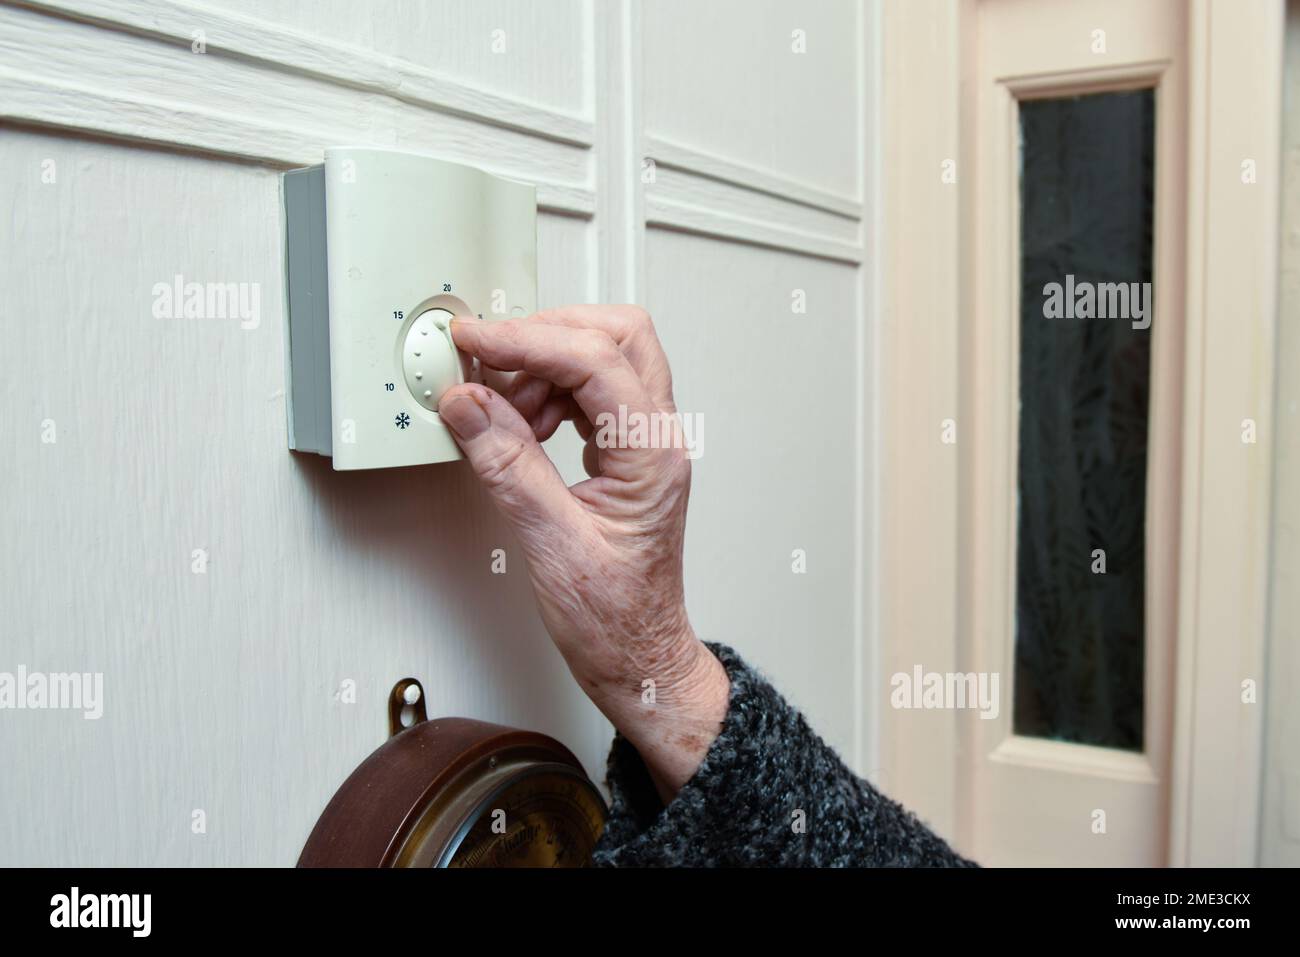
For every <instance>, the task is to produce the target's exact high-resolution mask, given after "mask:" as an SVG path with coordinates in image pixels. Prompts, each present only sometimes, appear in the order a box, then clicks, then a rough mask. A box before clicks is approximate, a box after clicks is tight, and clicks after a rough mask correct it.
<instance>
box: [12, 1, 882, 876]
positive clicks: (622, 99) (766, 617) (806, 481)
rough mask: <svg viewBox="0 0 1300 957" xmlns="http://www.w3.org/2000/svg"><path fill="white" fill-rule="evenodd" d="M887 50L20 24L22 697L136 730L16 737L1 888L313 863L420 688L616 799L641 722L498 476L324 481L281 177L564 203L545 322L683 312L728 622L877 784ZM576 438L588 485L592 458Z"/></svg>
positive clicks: (547, 21)
mask: <svg viewBox="0 0 1300 957" xmlns="http://www.w3.org/2000/svg"><path fill="white" fill-rule="evenodd" d="M871 21H872V17H871V15H869V13H867V12H865V11H864V10H862V9H860V8H859V5H858V4H856V3H854V2H851V0H840V2H828V3H819V4H815V5H806V4H801V3H798V2H795V0H780V2H777V0H764V2H763V3H751V2H741V0H726V2H717V0H715V2H710V3H708V4H700V3H695V2H688V0H656V2H654V3H652V4H644V5H643V4H641V3H639V2H629V0H602V2H598V3H597V2H592V0H565V2H561V0H549V2H547V3H546V4H535V3H529V2H524V0H518V2H504V0H501V2H473V3H470V2H468V0H465V2H451V0H447V2H439V3H427V2H417V0H386V2H383V3H374V4H356V3H350V2H343V0H328V2H311V0H276V2H266V0H222V2H211V3H190V2H167V0H147V2H146V0H118V2H107V0H102V2H101V0H78V2H67V3H65V2H37V3H33V4H29V5H28V6H25V7H21V8H20V7H13V6H8V5H3V6H0V209H2V210H3V211H4V213H5V225H4V226H3V227H0V244H2V245H0V262H3V264H4V265H3V270H4V273H3V275H4V283H3V290H4V291H3V295H2V296H0V322H2V323H3V328H4V331H5V334H6V335H5V347H4V349H3V350H2V351H0V369H2V370H3V380H0V395H2V396H3V415H0V449H3V450H4V456H3V458H2V459H0V477H2V481H3V486H2V487H3V496H0V515H2V516H3V528H4V533H5V535H4V537H5V543H6V547H5V549H4V553H3V557H2V558H0V562H2V563H3V564H2V565H0V570H2V574H0V671H14V670H16V669H17V667H18V666H19V665H23V666H26V667H27V668H28V669H31V670H36V671H45V672H57V671H73V670H75V671H102V672H103V673H104V683H105V687H104V692H105V699H106V701H105V711H104V716H103V717H102V718H101V719H100V720H98V721H87V720H83V718H82V717H81V716H80V715H79V714H76V713H69V712H59V711H0V768H3V772H0V863H3V864H30V865H68V864H91V865H108V864H127V865H143V864H268V865H288V864H292V863H293V862H294V860H295V859H296V857H297V854H298V851H299V849H300V847H301V845H302V842H303V840H304V839H305V837H306V835H307V833H308V831H309V830H310V828H311V826H312V824H313V823H314V821H315V818H316V816H317V814H318V813H319V811H320V810H321V808H322V807H323V806H324V804H325V802H326V801H327V800H328V798H329V796H330V795H331V794H332V793H333V790H334V789H335V788H336V787H337V786H338V784H339V783H341V781H342V780H343V778H344V777H345V776H346V775H347V774H348V773H349V771H350V770H351V769H352V767H354V766H355V765H356V764H357V763H358V762H359V761H360V760H361V759H362V758H363V757H364V756H365V755H366V754H367V753H369V752H370V751H371V750H372V749H373V748H374V747H376V746H377V745H378V744H379V743H380V742H381V741H382V739H383V736H384V733H385V728H384V721H385V714H384V701H385V697H386V694H387V691H388V689H389V688H390V687H391V685H392V684H393V683H394V682H395V681H396V680H397V679H398V678H401V677H403V676H405V675H407V674H412V675H416V676H418V677H420V678H421V679H422V680H423V681H424V683H425V687H426V688H427V689H428V692H429V702H430V707H431V711H434V712H437V713H442V714H460V715H468V716H474V717H479V718H484V719H487V720H493V721H500V722H504V723H508V724H514V725H520V726H526V727H532V728H537V729H539V730H542V731H545V732H547V733H550V734H553V735H555V736H556V737H558V738H560V739H561V740H562V741H564V742H565V743H567V744H568V745H569V746H570V747H572V748H573V749H574V750H575V752H576V753H578V755H579V756H580V757H581V758H582V760H583V761H584V763H585V764H586V765H587V768H588V770H589V771H590V772H591V773H592V774H593V776H596V777H601V776H603V762H604V754H605V750H606V748H607V746H608V737H609V733H610V730H609V728H608V725H607V724H605V722H604V721H603V719H602V718H601V717H600V716H599V714H598V713H597V712H596V711H595V710H594V708H592V707H591V706H590V705H589V704H588V703H587V702H586V700H585V699H584V698H583V697H582V696H581V694H580V693H579V692H578V691H577V690H576V689H575V688H574V687H573V686H572V684H571V682H570V680H569V678H568V675H567V672H566V670H565V669H564V666H563V664H562V662H561V661H560V659H559V657H558V655H557V654H556V653H555V652H554V651H553V650H552V648H551V646H550V643H549V641H548V639H547V638H546V635H545V633H544V632H543V630H542V628H541V626H540V624H539V622H538V620H537V617H536V615H535V614H534V612H533V607H532V601H531V596H530V591H529V588H528V585H527V581H526V578H525V576H524V574H523V569H522V567H521V566H520V565H519V564H517V563H518V562H519V558H518V553H517V551H516V550H515V548H514V545H513V542H512V541H511V540H510V538H509V536H508V535H507V533H506V532H505V531H504V530H503V527H502V525H501V523H500V522H499V521H498V520H497V519H496V517H495V515H494V514H493V512H492V510H491V509H490V507H489V505H488V503H487V502H486V500H485V498H484V496H483V495H482V494H481V493H480V491H479V490H478V488H477V487H476V484H475V482H474V480H473V478H472V477H471V476H470V474H469V472H468V471H467V469H466V468H465V467H464V466H463V465H449V466H432V467H427V468H417V469H404V470H395V471H382V472H373V473H360V474H336V473H334V472H332V471H331V470H330V468H329V464H328V462H327V461H325V460H322V459H317V458H315V457H313V456H295V455H291V454H290V453H289V452H288V451H287V450H286V447H285V422H284V404H283V403H284V398H283V394H282V391H283V388H284V379H283V341H282V331H281V325H280V322H281V310H282V308H283V284H282V276H281V261H280V257H281V238H280V229H281V226H280V220H279V215H280V214H279V203H278V194H277V175H278V172H279V170H281V169H284V168H288V167H290V166H293V165H298V164H302V163H307V162H313V161H318V160H319V158H320V151H321V149H322V148H323V147H324V146H325V145H328V144H334V143H365V144H375V145H388V146H396V147H400V148H406V149H412V150H418V151H425V152H429V153H432V154H435V155H439V156H443V157H446V158H449V159H455V160H461V161H467V162H474V163H477V164H479V165H483V166H486V167H488V168H491V169H494V170H498V171H502V172H505V173H508V174H510V175H515V176H518V177H520V178H524V179H528V180H531V181H534V182H537V183H538V184H539V194H540V197H541V202H542V204H543V207H544V208H543V214H542V216H541V217H540V220H539V281H540V300H541V301H542V302H543V303H544V304H559V303H563V302H568V301H591V300H596V299H602V298H610V299H624V298H633V299H637V300H640V301H643V302H645V303H646V304H647V305H648V306H649V307H650V309H651V310H652V312H653V313H654V315H655V317H656V321H657V323H658V326H659V328H660V331H661V334H662V337H663V340H664V343H665V346H666V347H667V349H668V352H669V355H670V358H671V359H672V362H673V365H674V371H675V373H676V378H677V383H678V385H677V397H678V404H679V406H680V407H681V408H682V409H683V410H686V411H691V412H698V413H703V415H704V417H705V428H706V435H705V454H704V457H703V458H702V459H701V460H700V461H699V462H698V463H697V468H696V471H695V476H696V485H695V490H694V495H693V500H692V507H691V517H690V526H689V528H690V530H689V534H688V543H687V576H688V582H687V591H688V598H689V601H690V604H691V610H692V614H693V617H694V620H695V623H696V627H697V629H698V630H699V632H700V633H701V634H702V635H703V636H704V637H706V638H709V639H716V640H723V641H727V642H730V643H732V644H734V645H735V646H737V647H738V648H740V649H741V650H742V651H743V652H745V653H746V654H747V655H749V656H750V657H751V658H752V659H753V660H754V661H755V662H757V663H759V664H760V665H762V666H763V667H764V668H765V669H766V670H768V672H769V673H770V674H771V675H772V676H773V677H774V678H775V679H776V681H777V683H778V684H779V685H780V687H782V689H783V690H785V691H786V692H787V693H788V695H789V696H790V697H791V698H792V699H793V700H794V701H795V702H797V703H798V704H799V705H800V706H802V707H804V708H805V709H806V710H807V712H808V714H809V717H810V719H811V720H812V722H813V724H814V725H815V726H816V727H817V728H818V729H819V730H820V731H821V732H822V733H823V735H824V736H825V737H826V738H827V739H828V740H829V741H831V742H832V743H833V744H835V745H837V746H838V747H840V748H841V749H843V750H845V752H846V753H847V754H848V756H849V757H850V759H851V760H853V761H855V762H856V763H857V764H858V766H859V767H860V768H863V769H866V768H869V767H870V766H871V765H872V762H873V755H874V749H873V748H871V747H870V738H871V736H870V734H868V733H867V731H866V729H867V728H868V727H869V726H868V724H867V716H868V715H869V714H870V712H871V709H872V705H873V700H872V698H871V695H870V694H865V695H864V694H862V693H861V689H860V688H859V685H861V684H863V682H861V680H860V677H861V674H862V672H861V667H862V662H863V654H864V649H865V648H868V647H869V645H868V644H867V643H866V642H865V635H866V624H867V622H868V621H869V618H870V616H869V614H868V613H867V612H868V609H866V608H865V607H864V601H863V599H864V595H865V594H866V593H867V584H868V580H869V572H870V566H869V564H868V561H867V558H868V556H869V555H870V554H871V549H870V547H869V541H868V538H867V535H868V532H867V530H868V529H869V528H870V527H871V526H872V525H873V524H874V523H873V522H871V515H870V513H869V509H868V505H867V503H869V502H870V500H871V486H870V482H869V481H868V478H867V477H868V476H869V474H870V466H871V462H870V458H869V456H867V455H865V454H864V452H863V443H862V438H863V437H864V435H865V430H866V423H868V422H869V420H870V409H869V407H868V406H867V404H866V403H865V401H864V398H863V397H865V396H869V395H870V394H871V391H872V383H871V382H870V381H869V379H868V378H867V375H868V372H867V371H866V370H869V369H870V368H871V363H870V362H869V361H868V357H867V354H866V350H867V346H868V344H869V341H870V338H869V336H868V335H867V329H868V325H867V318H868V315H867V313H868V310H867V308H866V304H867V303H868V302H869V285H868V281H867V280H868V277H867V275H866V271H867V268H868V267H867V266H864V263H868V264H869V261H870V260H869V254H868V253H869V250H868V247H867V245H866V243H865V233H864V230H863V228H862V224H863V222H864V220H865V221H869V209H867V208H866V207H865V206H864V198H863V197H864V192H863V189H862V185H861V184H862V182H863V179H864V174H865V173H866V172H867V170H866V168H865V161H864V156H867V155H869V154H870V150H866V149H864V143H866V142H867V141H868V139H869V137H868V136H867V132H868V131H869V130H870V128H871V127H870V119H869V110H868V108H869V107H870V105H871V104H870V98H869V96H867V94H866V93H865V92H864V91H865V89H866V87H865V85H864V83H865V78H866V77H867V76H869V74H870V72H871V67H872V64H870V63H868V62H867V59H868V58H867V56H866V54H865V53H864V51H869V50H870V49H871V44H870V32H871V29H872V24H871ZM498 30H499V31H503V33H501V34H495V33H494V32H495V31H498ZM795 30H803V31H805V37H806V44H807V52H806V53H802V54H800V53H795V52H793V51H792V33H793V31H795ZM196 31H201V35H202V38H203V40H204V41H205V43H206V52H204V53H195V52H193V49H192V44H193V43H194V42H195V37H196V35H197V34H196ZM502 38H503V39H504V42H505V52H502V53H494V52H493V51H492V45H493V41H494V39H502ZM646 157H648V158H650V159H651V160H653V162H654V173H655V176H654V177H653V182H643V176H642V174H643V166H642V160H643V158H646ZM51 161H52V164H53V166H52V168H53V170H54V171H55V179H54V181H53V182H46V181H44V178H43V175H45V176H46V178H47V171H48V170H49V169H50V168H51V166H50V165H49V164H50V162H51ZM178 273H179V274H182V275H183V276H185V277H186V278H187V279H193V280H197V281H223V282H252V283H257V284H258V285H259V288H260V292H261V321H260V324H259V325H257V327H256V328H253V329H241V328H240V327H239V325H238V323H236V322H234V321H231V320H224V321H223V320H160V319H156V318H154V317H153V315H152V314H151V309H150V307H151V303H152V287H153V284H154V283H156V282H160V281H161V282H167V281H170V280H171V278H172V277H173V276H174V275H176V274H178ZM795 290H803V291H804V294H805V295H806V301H807V312H806V313H803V314H799V313H794V312H792V308H791V304H792V297H793V296H794V294H795ZM47 420H49V422H52V423H53V426H54V429H55V435H56V438H57V441H55V442H53V443H49V442H43V441H42V436H43V434H45V435H46V436H47V437H48V435H49V431H48V424H49V423H48V422H47ZM552 445H553V447H554V448H553V451H554V454H555V455H556V456H557V457H558V458H560V459H561V460H562V462H563V467H564V469H565V471H566V474H568V475H570V476H572V478H574V479H575V480H576V479H577V478H579V477H580V474H581V466H580V463H579V455H578V451H579V445H578V443H577V442H576V441H574V440H573V439H572V437H570V436H567V435H566V436H564V437H562V438H557V439H556V440H554V441H553V443H552ZM496 547H504V548H506V549H507V551H508V554H509V561H511V562H512V563H514V564H511V565H509V569H510V571H509V574H507V575H505V576H494V575H492V574H490V571H489V563H490V553H491V551H492V549H493V548H496ZM197 549H202V550H203V551H204V552H205V553H206V555H207V556H208V564H207V571H206V573H204V574H195V573H194V571H193V570H192V568H193V561H194V559H193V555H194V552H195V550H197ZM794 549H804V550H806V553H807V567H808V572H807V574H805V575H795V574H792V573H791V553H792V551H793V550H794ZM347 679H352V680H354V681H355V682H356V683H357V689H358V694H357V697H358V700H357V703H356V704H346V703H344V702H342V701H341V700H339V697H338V691H339V689H340V686H341V685H342V683H343V682H344V681H345V680H347ZM194 809H203V810H204V811H205V812H206V814H207V823H208V829H207V833H206V834H205V835H194V834H193V833H192V832H191V814H192V811H193V810H194Z"/></svg>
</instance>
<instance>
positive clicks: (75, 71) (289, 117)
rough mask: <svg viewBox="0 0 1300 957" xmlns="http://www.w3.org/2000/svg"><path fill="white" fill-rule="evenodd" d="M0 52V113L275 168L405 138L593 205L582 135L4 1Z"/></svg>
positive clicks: (581, 206) (564, 200)
mask: <svg viewBox="0 0 1300 957" xmlns="http://www.w3.org/2000/svg"><path fill="white" fill-rule="evenodd" d="M0 63H3V64H4V66H3V67H0V118H3V119H6V120H10V121H16V122H20V123H24V124H28V125H34V126H52V127H62V128H66V129H74V130H79V131H84V132H90V133H95V134H98V135H102V136H108V137H113V138H120V139H126V140H132V141H145V142H152V143H159V144H164V145H170V146H176V147H180V148H182V149H189V150H199V151H202V152H205V153H209V154H215V155H225V156H230V157H235V158H239V159H244V160H252V161H255V162H263V163H269V164H273V165H281V166H294V165H300V164H304V163H314V162H319V161H320V159H321V156H322V150H323V148H324V147H325V146H327V145H332V144H336V143H350V144H352V143H355V144H365V145H375V146H388V147H401V148H404V149H412V150H417V151H425V152H432V153H436V154H437V155H439V156H441V157H443V158H446V159H450V160H460V161H462V162H467V163H473V164H475V165H479V166H483V167H485V168H488V169H490V170H492V171H493V172H498V173H502V174H504V175H507V176H517V177H519V178H521V179H526V180H530V181H532V182H536V183H537V184H538V198H539V202H540V203H541V205H542V206H543V207H544V208H545V209H547V210H549V211H551V212H559V213H565V214H570V215H579V216H591V215H592V213H593V212H594V209H595V196H594V191H593V190H592V188H591V186H590V183H591V179H592V173H591V167H592V162H593V161H592V156H591V150H590V149H589V148H588V147H586V146H575V145H571V144H568V143H564V142H560V141H557V140H554V139H544V138H541V137H538V136H534V135H532V134H530V133H527V132H524V131H522V130H521V129H519V128H509V127H507V126H504V125H499V124H490V123H484V122H479V121H477V120H474V119H471V118H469V117H466V116H461V115H459V114H453V113H439V112H437V111H435V110H431V109H428V108H422V107H419V106H416V105H415V104H413V103H411V102H408V101H406V100H404V99H395V98H391V97H386V96H378V95H376V94H374V93H372V92H368V91H366V90H364V89H361V88H358V87H356V86H351V85H343V84H339V83H333V82H325V81H323V80H321V79H320V78H319V77H316V76H310V75H307V74H306V73H303V72H288V73H286V72H280V71H278V70H276V69H275V68H274V67H273V66H268V65H267V64H265V63H260V62H252V61H250V60H240V59H236V60H232V59H230V58H222V57H219V56H213V55H212V54H211V53H208V54H195V53H192V52H191V51H190V47H189V45H188V42H187V43H186V44H185V45H179V44H172V43H157V42H152V41H149V40H142V38H141V37H139V36H136V35H132V34H128V33H122V32H117V31H109V30H103V29H99V28H97V27H94V26H92V25H89V24H86V23H81V22H76V23H70V22H68V21H67V20H64V19H61V18H57V17H48V16H45V15H43V14H41V13H38V12H35V11H33V10H29V9H19V8H15V7H12V6H6V7H0ZM69 77H75V78H76V79H75V81H73V80H69V79H68V78H69ZM254 116H256V117H257V119H251V118H250V117H254ZM498 157H499V158H500V159H497V158H498Z"/></svg>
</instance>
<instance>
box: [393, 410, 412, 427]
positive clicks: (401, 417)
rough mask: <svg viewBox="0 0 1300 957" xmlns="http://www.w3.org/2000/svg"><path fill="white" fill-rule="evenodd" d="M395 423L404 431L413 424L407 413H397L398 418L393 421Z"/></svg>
mask: <svg viewBox="0 0 1300 957" xmlns="http://www.w3.org/2000/svg"><path fill="white" fill-rule="evenodd" d="M393 422H394V423H396V425H397V427H398V428H399V429H404V428H406V427H407V426H408V425H410V424H411V417H410V416H409V415H407V414H406V413H405V412H399V413H397V416H396V417H395V418H394V419H393Z"/></svg>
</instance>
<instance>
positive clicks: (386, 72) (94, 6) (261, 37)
mask: <svg viewBox="0 0 1300 957" xmlns="http://www.w3.org/2000/svg"><path fill="white" fill-rule="evenodd" d="M18 5H21V6H24V7H29V8H31V9H34V10H41V11H45V12H47V13H50V14H54V15H58V16H62V17H68V18H71V19H77V20H84V21H86V22H88V23H94V24H96V25H98V26H101V27H109V28H111V29H114V30H121V31H127V32H130V33H135V34H140V35H144V36H150V37H154V38H156V39H160V40H164V41H172V42H175V43H177V44H179V45H180V46H181V47H183V48H188V47H189V46H190V45H191V44H192V43H193V42H194V32H195V31H196V30H201V31H202V32H203V36H204V41H205V43H206V45H207V50H208V55H212V54H227V55H230V56H234V57H240V58H243V59H247V60H253V61H257V62H259V63H264V64H269V65H272V66H274V67H277V68H279V69H281V70H285V71H292V72H297V73H301V74H304V75H307V76H313V77H317V78H320V79H322V80H326V81H328V82H331V83H336V84H339V85H341V86H348V87H353V88H355V89H358V90H365V91H367V92H371V93H380V94H384V95H387V96H391V97H394V98H396V99H400V100H404V101H406V102H408V103H411V104H413V105H415V106H419V107H421V108H422V109H426V110H430V109H431V110H437V111H440V112H445V113H453V114H458V115H461V116H467V117H471V118H473V119H474V120H476V121H479V122H489V123H494V124H497V125H499V126H503V127H506V128H508V129H515V130H520V131H522V132H526V133H529V134H531V135H533V136H540V137H543V138H546V139H552V140H556V141H557V142H562V143H569V144H573V145H578V146H590V145H591V144H592V142H593V139H594V124H593V123H592V122H591V121H590V120H589V119H587V118H585V117H581V116H576V115H574V114H572V113H567V112H564V111H561V110H556V109H553V108H549V107H544V106H540V105H538V104H535V103H529V102H526V101H524V100H520V99H516V98H513V97H508V96H502V95H501V94H498V93H493V92H491V91H488V90H485V89H482V88H481V87H478V86H476V85H474V84H471V83H467V82H465V81H464V80H459V79H453V78H451V77H448V76H444V75H442V74H440V73H437V72H435V71H433V70H429V69H426V68H424V67H421V66H419V65H418V64H415V63H411V62H410V61H407V60H401V59H397V58H395V57H390V56H385V55H383V54H381V53H375V52H371V51H369V50H363V49H361V48H359V47H353V46H350V45H348V44H345V43H338V42H335V41H332V40H327V39H324V38H322V37H318V36H314V35H312V34H310V33H305V32H303V31H301V30H295V29H292V28H289V27H284V26H280V25H278V24H274V23H269V22H267V21H265V20H261V19H257V18H254V17H247V16H244V15H242V14H238V13H230V12H226V11H222V10H218V9H215V8H213V7H210V6H208V5H206V4H202V3H189V2H185V0H19V4H18Z"/></svg>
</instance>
